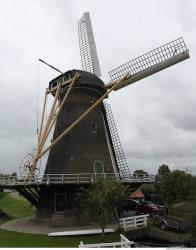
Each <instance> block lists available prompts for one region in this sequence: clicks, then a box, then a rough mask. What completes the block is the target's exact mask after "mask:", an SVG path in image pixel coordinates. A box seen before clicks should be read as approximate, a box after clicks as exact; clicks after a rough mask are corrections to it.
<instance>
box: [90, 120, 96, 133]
mask: <svg viewBox="0 0 196 250" xmlns="http://www.w3.org/2000/svg"><path fill="white" fill-rule="evenodd" d="M91 133H92V134H97V123H95V122H92V123H91Z"/></svg>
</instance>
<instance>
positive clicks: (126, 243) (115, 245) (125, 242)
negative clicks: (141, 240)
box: [78, 234, 134, 248]
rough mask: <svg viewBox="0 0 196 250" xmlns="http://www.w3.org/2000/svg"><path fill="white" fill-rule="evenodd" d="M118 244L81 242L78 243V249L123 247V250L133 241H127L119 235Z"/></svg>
mask: <svg viewBox="0 0 196 250" xmlns="http://www.w3.org/2000/svg"><path fill="white" fill-rule="evenodd" d="M120 240H121V241H120V242H111V243H97V244H83V242H82V241H81V242H80V245H79V246H78V247H80V248H81V247H83V248H101V247H104V248H105V247H107V248H108V247H113V248H115V247H123V248H130V247H131V246H132V245H133V244H134V241H130V240H128V239H127V238H126V237H125V236H124V235H122V234H120Z"/></svg>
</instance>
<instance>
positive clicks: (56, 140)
mask: <svg viewBox="0 0 196 250" xmlns="http://www.w3.org/2000/svg"><path fill="white" fill-rule="evenodd" d="M127 77H128V76H127V75H126V76H124V77H122V78H121V79H120V80H118V81H117V82H116V83H115V84H114V85H113V86H112V88H111V89H109V90H108V91H107V92H106V93H105V94H104V95H103V96H102V97H100V98H99V99H98V100H97V101H96V102H95V103H94V104H93V105H92V106H91V107H90V108H89V109H87V110H86V111H85V112H84V113H83V114H82V115H81V116H80V117H79V118H78V119H76V120H75V121H74V122H73V123H72V125H70V126H69V127H68V128H67V129H66V130H65V131H64V132H63V133H62V134H61V135H60V136H59V137H57V138H56V139H55V140H54V141H53V142H52V143H51V144H50V145H49V146H48V147H47V148H46V149H45V150H43V152H41V153H40V154H39V155H38V157H37V158H36V160H39V158H40V157H42V156H43V155H44V154H45V153H47V152H48V150H50V149H51V148H52V147H54V146H55V145H56V144H57V143H58V142H59V141H60V140H61V139H62V138H63V137H64V136H65V135H67V134H68V133H69V132H70V131H71V130H72V129H73V128H74V127H75V126H76V125H77V124H78V123H79V122H80V121H81V120H83V119H84V118H85V117H86V116H87V115H88V114H89V113H90V112H91V111H92V110H93V109H94V108H95V107H97V106H98V104H100V103H101V102H102V101H103V99H104V98H106V97H107V96H108V94H109V93H110V92H111V91H112V90H113V89H114V88H115V87H117V86H118V85H119V84H120V83H121V82H122V81H124V80H125V79H127Z"/></svg>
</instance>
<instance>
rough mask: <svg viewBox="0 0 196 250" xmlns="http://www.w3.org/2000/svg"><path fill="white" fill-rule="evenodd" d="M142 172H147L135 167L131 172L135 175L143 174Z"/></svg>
mask: <svg viewBox="0 0 196 250" xmlns="http://www.w3.org/2000/svg"><path fill="white" fill-rule="evenodd" d="M144 174H148V173H147V172H146V171H144V170H143V169H137V170H135V171H134V172H133V176H135V175H144Z"/></svg>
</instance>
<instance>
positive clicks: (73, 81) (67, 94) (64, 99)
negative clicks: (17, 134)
mask: <svg viewBox="0 0 196 250" xmlns="http://www.w3.org/2000/svg"><path fill="white" fill-rule="evenodd" d="M78 75H79V74H78V72H77V73H76V74H75V76H74V78H73V79H72V81H71V83H70V85H69V88H68V90H67V92H66V94H65V96H64V98H63V100H62V102H61V105H60V107H59V108H58V110H57V109H56V110H55V112H54V117H53V119H52V121H51V123H50V125H49V128H48V131H46V134H45V137H44V138H43V140H42V142H41V145H40V150H41V149H42V148H43V146H44V144H45V142H46V140H47V138H48V135H49V133H50V131H51V129H52V127H53V125H54V123H55V121H56V119H57V117H58V115H59V114H60V111H61V109H62V108H63V105H64V104H65V102H66V100H67V98H68V96H69V93H70V91H71V89H72V87H73V85H74V83H75V82H76V80H77V78H78Z"/></svg>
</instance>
